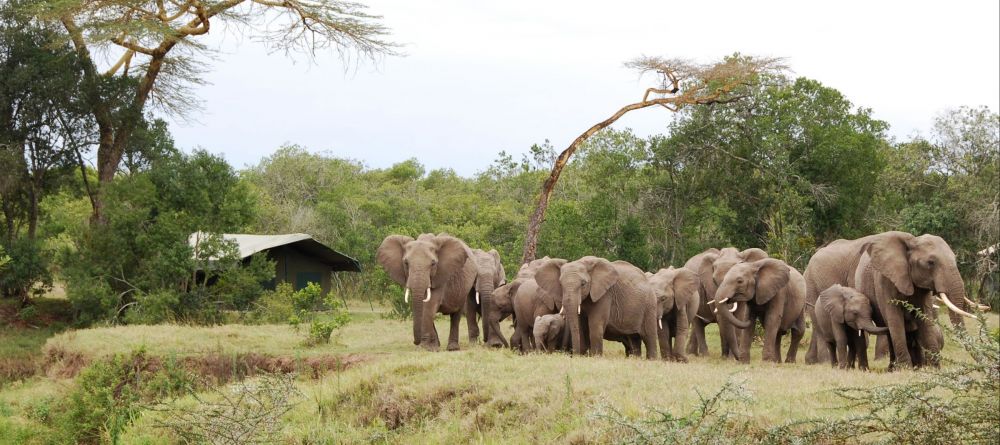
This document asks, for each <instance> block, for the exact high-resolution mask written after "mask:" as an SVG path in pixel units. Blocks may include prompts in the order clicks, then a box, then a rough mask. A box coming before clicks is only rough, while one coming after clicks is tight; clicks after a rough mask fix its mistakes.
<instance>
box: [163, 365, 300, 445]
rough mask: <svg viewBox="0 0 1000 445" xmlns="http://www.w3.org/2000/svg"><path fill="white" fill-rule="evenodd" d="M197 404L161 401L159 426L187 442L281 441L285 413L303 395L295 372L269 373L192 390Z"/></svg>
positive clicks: (262, 442)
mask: <svg viewBox="0 0 1000 445" xmlns="http://www.w3.org/2000/svg"><path fill="white" fill-rule="evenodd" d="M188 395H189V396H190V397H192V398H194V399H195V401H196V402H197V405H196V406H195V407H194V408H193V409H192V408H191V407H189V406H183V407H181V406H169V405H160V406H158V407H156V408H154V410H156V411H160V412H162V413H163V414H164V419H163V420H161V421H159V422H158V423H157V427H159V428H164V429H167V430H170V431H171V432H173V433H174V434H175V435H177V436H178V437H180V438H181V439H182V440H183V441H184V442H185V443H207V444H218V445H229V444H232V445H236V444H271V443H278V438H277V436H278V432H279V431H280V429H281V424H280V420H281V416H283V415H284V414H285V413H287V412H288V411H290V410H291V409H292V407H294V406H295V401H296V399H298V398H299V397H300V396H301V393H300V392H299V390H298V389H296V388H295V381H294V376H293V375H292V374H265V375H262V376H260V377H257V378H255V379H250V380H245V381H242V382H239V383H235V384H232V385H229V386H228V387H223V388H213V389H211V390H209V391H208V393H198V392H195V391H191V392H190V393H189V394H188Z"/></svg>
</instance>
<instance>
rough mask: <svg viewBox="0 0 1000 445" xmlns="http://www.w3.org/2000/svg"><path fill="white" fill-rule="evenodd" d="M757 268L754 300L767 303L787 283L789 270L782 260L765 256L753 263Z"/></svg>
mask: <svg viewBox="0 0 1000 445" xmlns="http://www.w3.org/2000/svg"><path fill="white" fill-rule="evenodd" d="M753 265H754V267H755V268H756V269H757V272H756V274H755V275H756V278H755V280H756V282H757V289H756V290H755V291H754V302H756V303H757V304H767V302H768V301H771V299H772V298H774V296H775V295H778V292H780V291H781V289H782V288H784V287H785V286H787V285H788V280H789V274H790V272H789V270H788V265H787V264H785V262H784V261H781V260H776V259H773V258H767V259H763V260H758V261H755V262H754V263H753Z"/></svg>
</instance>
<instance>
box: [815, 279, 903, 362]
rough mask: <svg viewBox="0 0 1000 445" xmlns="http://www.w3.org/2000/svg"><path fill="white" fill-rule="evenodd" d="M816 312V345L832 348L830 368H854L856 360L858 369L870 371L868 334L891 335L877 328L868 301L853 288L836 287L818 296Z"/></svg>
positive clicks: (887, 330)
mask: <svg viewBox="0 0 1000 445" xmlns="http://www.w3.org/2000/svg"><path fill="white" fill-rule="evenodd" d="M814 310H815V311H816V326H814V327H813V335H815V336H817V337H816V340H817V341H818V343H817V344H825V345H827V347H828V348H829V351H830V364H831V365H832V366H837V365H839V366H840V368H841V369H844V368H847V367H848V366H850V367H852V368H853V367H854V360H855V358H857V361H858V368H860V369H862V370H867V369H868V334H873V335H882V334H888V333H889V328H884V327H883V328H880V327H878V326H875V322H873V321H872V305H871V301H870V300H868V297H867V296H865V294H862V293H861V292H858V291H857V290H856V289H854V288H850V287H844V286H841V285H839V284H835V285H833V286H830V287H829V288H828V289H827V290H825V291H823V292H822V293H820V294H819V298H818V299H817V300H816V307H815V308H814ZM862 330H864V332H861V331H862Z"/></svg>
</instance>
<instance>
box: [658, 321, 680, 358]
mask: <svg viewBox="0 0 1000 445" xmlns="http://www.w3.org/2000/svg"><path fill="white" fill-rule="evenodd" d="M656 338H657V341H659V343H660V358H662V359H664V360H670V359H671V358H672V357H673V356H674V353H673V348H671V347H670V324H669V323H663V329H657V330H656ZM678 347H680V343H678Z"/></svg>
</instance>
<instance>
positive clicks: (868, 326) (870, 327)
mask: <svg viewBox="0 0 1000 445" xmlns="http://www.w3.org/2000/svg"><path fill="white" fill-rule="evenodd" d="M858 327H860V328H861V329H864V330H865V332H867V333H869V334H872V335H883V334H888V333H889V328H888V327H881V328H880V327H878V326H875V322H873V321H872V319H871V318H866V319H864V320H860V321H858Z"/></svg>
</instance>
